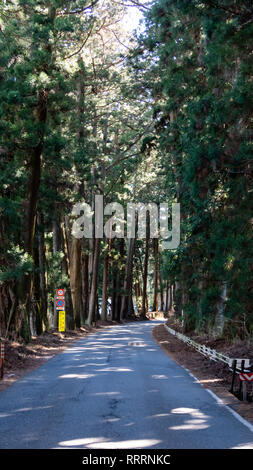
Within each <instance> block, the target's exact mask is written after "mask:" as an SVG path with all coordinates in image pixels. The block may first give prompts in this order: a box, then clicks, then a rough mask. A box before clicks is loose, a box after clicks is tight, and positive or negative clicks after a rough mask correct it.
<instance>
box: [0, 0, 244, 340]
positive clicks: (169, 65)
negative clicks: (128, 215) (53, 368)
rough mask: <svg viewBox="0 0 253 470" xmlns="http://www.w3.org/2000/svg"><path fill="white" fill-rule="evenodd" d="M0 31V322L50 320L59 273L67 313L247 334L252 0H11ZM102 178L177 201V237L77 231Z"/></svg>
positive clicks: (121, 190) (137, 196) (48, 324)
mask: <svg viewBox="0 0 253 470" xmlns="http://www.w3.org/2000/svg"><path fill="white" fill-rule="evenodd" d="M130 10H131V11H136V14H137V13H138V12H139V14H140V13H141V14H142V17H143V20H142V25H141V28H139V30H138V31H137V32H135V33H134V32H133V31H132V30H131V28H130V27H129V22H130V23H131V19H130V20H128V18H129V14H130V13H129V11H130ZM0 38H1V42H0V336H2V337H8V338H13V339H17V338H23V339H24V340H25V341H29V339H30V337H31V335H32V334H33V335H34V334H37V335H39V334H41V333H42V332H43V331H45V330H48V329H49V328H52V327H54V328H56V327H57V321H58V319H57V311H56V310H55V306H54V298H55V295H56V289H57V288H64V289H65V291H66V314H67V328H68V329H74V328H79V327H80V326H81V325H84V324H88V325H91V324H92V323H93V322H94V321H96V320H97V319H98V318H101V319H102V320H103V321H106V320H107V318H108V316H109V318H110V319H112V320H116V321H122V320H124V319H125V318H129V317H130V318H131V317H133V316H135V315H138V316H140V317H141V318H145V315H146V313H147V311H149V310H153V311H157V310H158V309H159V310H161V311H164V312H165V314H168V312H173V313H174V315H175V316H176V317H177V318H178V319H180V321H182V323H183V326H184V330H185V331H186V332H187V331H189V330H195V331H198V332H200V333H201V332H205V333H208V334H209V335H211V336H215V337H220V336H222V335H226V337H228V338H230V339H233V338H235V337H239V338H241V339H249V338H250V337H252V331H253V311H252V305H253V262H252V261H253V244H252V220H253V219H252V208H253V207H252V202H253V199H252V195H253V187H252V150H253V146H252V110H253V63H252V60H253V53H252V43H253V39H252V38H253V6H252V2H251V1H250V0H244V1H243V0H236V1H235V0H214V1H211V0H202V1H201V0H154V1H152V2H144V1H141V0H135V1H133V0H129V1H128V2H124V1H123V0H122V1H120V0H118V1H117V0H93V1H92V0H90V1H89V0H87V1H86V0H77V1H70V0H47V1H46V0H41V1H35V0H11V1H7V0H6V1H1V2H0ZM98 194H100V195H103V197H104V201H105V204H106V203H109V202H119V203H120V204H121V205H123V206H124V207H126V205H127V203H128V202H140V203H143V204H147V203H149V202H154V203H156V204H159V203H168V204H169V205H170V204H172V203H173V202H178V203H180V205H181V243H180V245H179V247H178V248H177V249H176V250H161V246H160V239H159V238H158V239H157V238H154V239H151V238H150V237H149V233H148V231H147V237H146V239H138V238H136V239H127V238H125V239H124V238H113V239H106V238H103V239H102V238H101V239H99V238H95V237H94V238H93V239H85V238H82V239H77V238H75V237H73V236H72V233H71V228H72V223H73V216H72V215H71V213H72V208H73V206H74V204H75V203H77V202H82V201H86V202H88V203H89V204H90V205H91V207H94V199H95V196H96V195H98ZM106 220H107V219H106V217H105V221H106Z"/></svg>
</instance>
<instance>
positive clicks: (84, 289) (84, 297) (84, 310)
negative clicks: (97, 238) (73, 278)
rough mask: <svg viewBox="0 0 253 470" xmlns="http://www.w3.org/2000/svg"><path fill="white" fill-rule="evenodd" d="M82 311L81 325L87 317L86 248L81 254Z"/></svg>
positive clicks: (87, 279) (87, 264) (87, 278)
mask: <svg viewBox="0 0 253 470" xmlns="http://www.w3.org/2000/svg"><path fill="white" fill-rule="evenodd" d="M81 271H82V304H83V308H82V312H81V325H85V322H86V320H87V318H88V308H89V254H88V251H87V250H86V251H85V253H83V254H82V266H81Z"/></svg>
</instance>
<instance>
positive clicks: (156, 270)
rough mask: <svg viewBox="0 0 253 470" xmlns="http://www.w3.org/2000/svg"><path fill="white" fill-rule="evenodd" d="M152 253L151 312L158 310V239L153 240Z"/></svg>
mask: <svg viewBox="0 0 253 470" xmlns="http://www.w3.org/2000/svg"><path fill="white" fill-rule="evenodd" d="M153 252H154V300H153V312H157V310H158V238H153Z"/></svg>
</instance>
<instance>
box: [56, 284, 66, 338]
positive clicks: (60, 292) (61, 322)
mask: <svg viewBox="0 0 253 470" xmlns="http://www.w3.org/2000/svg"><path fill="white" fill-rule="evenodd" d="M64 294H65V292H64V289H57V291H56V299H55V308H56V310H59V312H58V331H60V332H61V333H64V332H65V331H66V314H65V295H64Z"/></svg>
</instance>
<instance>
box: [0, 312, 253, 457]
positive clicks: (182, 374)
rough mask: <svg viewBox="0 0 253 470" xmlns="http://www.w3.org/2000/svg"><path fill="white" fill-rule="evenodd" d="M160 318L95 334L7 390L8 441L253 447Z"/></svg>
mask: <svg viewBox="0 0 253 470" xmlns="http://www.w3.org/2000/svg"><path fill="white" fill-rule="evenodd" d="M157 323H158V322H157V321H152V322H136V323H130V324H126V325H119V326H113V327H111V328H109V329H106V330H104V331H102V332H99V333H95V334H93V335H90V336H88V337H86V338H84V339H81V340H80V341H78V342H77V343H75V344H74V345H73V346H72V347H70V348H69V349H67V350H65V351H64V352H63V353H62V354H60V355H58V356H56V357H54V358H53V359H51V360H49V361H48V362H47V363H45V364H44V365H43V366H42V367H40V368H39V369H37V370H35V371H33V372H31V373H29V374H28V375H26V376H25V377H24V378H23V379H21V380H19V381H18V382H16V383H15V384H13V385H12V386H11V387H9V388H7V389H5V390H4V391H3V392H1V393H0V448H1V449H7V448H9V449H54V448H58V449H59V448H85V449H119V448H125V449H219V448H221V449H227V448H253V433H252V432H251V430H250V429H248V428H247V427H246V426H245V425H244V424H243V423H241V422H239V421H238V420H237V419H236V418H235V417H234V416H233V415H232V414H231V413H230V412H229V411H228V410H227V409H226V407H225V406H223V405H220V404H218V403H217V402H216V401H215V399H214V398H213V397H212V396H211V395H210V394H209V393H208V392H207V391H206V390H205V389H203V388H202V387H201V385H200V384H198V383H197V382H196V381H194V379H193V378H192V377H191V376H190V375H189V374H188V373H187V372H186V371H185V370H184V369H183V368H181V367H180V366H178V365H177V364H175V363H174V362H173V361H172V360H170V359H169V357H168V356H167V355H166V354H165V353H164V352H163V351H162V350H161V349H160V348H159V346H158V345H157V344H156V343H155V342H154V340H153V339H152V337H151V329H152V328H153V326H154V325H155V324H157Z"/></svg>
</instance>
